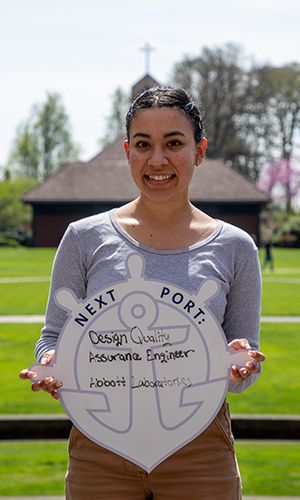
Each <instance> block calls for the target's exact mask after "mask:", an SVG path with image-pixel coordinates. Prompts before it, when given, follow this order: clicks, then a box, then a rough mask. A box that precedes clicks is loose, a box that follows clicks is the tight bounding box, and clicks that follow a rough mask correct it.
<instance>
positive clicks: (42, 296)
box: [0, 282, 49, 315]
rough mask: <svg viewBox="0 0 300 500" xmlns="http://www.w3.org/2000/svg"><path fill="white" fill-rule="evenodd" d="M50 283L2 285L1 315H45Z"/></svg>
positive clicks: (0, 291)
mask: <svg viewBox="0 0 300 500" xmlns="http://www.w3.org/2000/svg"><path fill="white" fill-rule="evenodd" d="M48 293H49V282H42V283H5V284H4V283H0V297H1V300H0V314H3V315H6V314H45V310H46V305H47V299H48Z"/></svg>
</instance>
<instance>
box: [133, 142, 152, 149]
mask: <svg viewBox="0 0 300 500" xmlns="http://www.w3.org/2000/svg"><path fill="white" fill-rule="evenodd" d="M136 145H137V147H138V148H147V147H148V146H149V142H147V141H139V142H137V144H136Z"/></svg>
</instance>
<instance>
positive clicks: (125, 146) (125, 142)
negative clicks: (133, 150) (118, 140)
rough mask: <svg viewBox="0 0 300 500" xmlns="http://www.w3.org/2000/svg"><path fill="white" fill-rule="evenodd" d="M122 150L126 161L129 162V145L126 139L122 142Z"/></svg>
mask: <svg viewBox="0 0 300 500" xmlns="http://www.w3.org/2000/svg"><path fill="white" fill-rule="evenodd" d="M124 149H125V153H126V157H127V160H128V161H129V143H128V140H127V139H126V140H125V141H124Z"/></svg>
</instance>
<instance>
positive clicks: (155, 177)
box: [147, 175, 172, 181]
mask: <svg viewBox="0 0 300 500" xmlns="http://www.w3.org/2000/svg"><path fill="white" fill-rule="evenodd" d="M147 177H149V179H153V180H154V181H164V180H165V179H171V177H172V175H148V176H147Z"/></svg>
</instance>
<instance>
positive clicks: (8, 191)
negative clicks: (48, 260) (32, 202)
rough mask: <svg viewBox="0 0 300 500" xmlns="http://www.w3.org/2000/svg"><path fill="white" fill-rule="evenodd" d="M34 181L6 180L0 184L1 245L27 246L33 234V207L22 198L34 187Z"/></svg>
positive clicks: (22, 179)
mask: <svg viewBox="0 0 300 500" xmlns="http://www.w3.org/2000/svg"><path fill="white" fill-rule="evenodd" d="M35 183H36V181H35V180H34V179H28V178H27V179H25V178H18V179H15V180H9V179H6V180H4V181H2V182H0V245H2V244H6V243H8V242H17V241H19V242H21V243H22V244H27V243H28V239H29V237H30V234H31V220H32V207H31V206H29V205H24V203H22V202H21V201H20V196H21V195H22V194H23V193H24V192H25V191H27V190H28V189H30V188H31V187H33V186H34V185H35Z"/></svg>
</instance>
